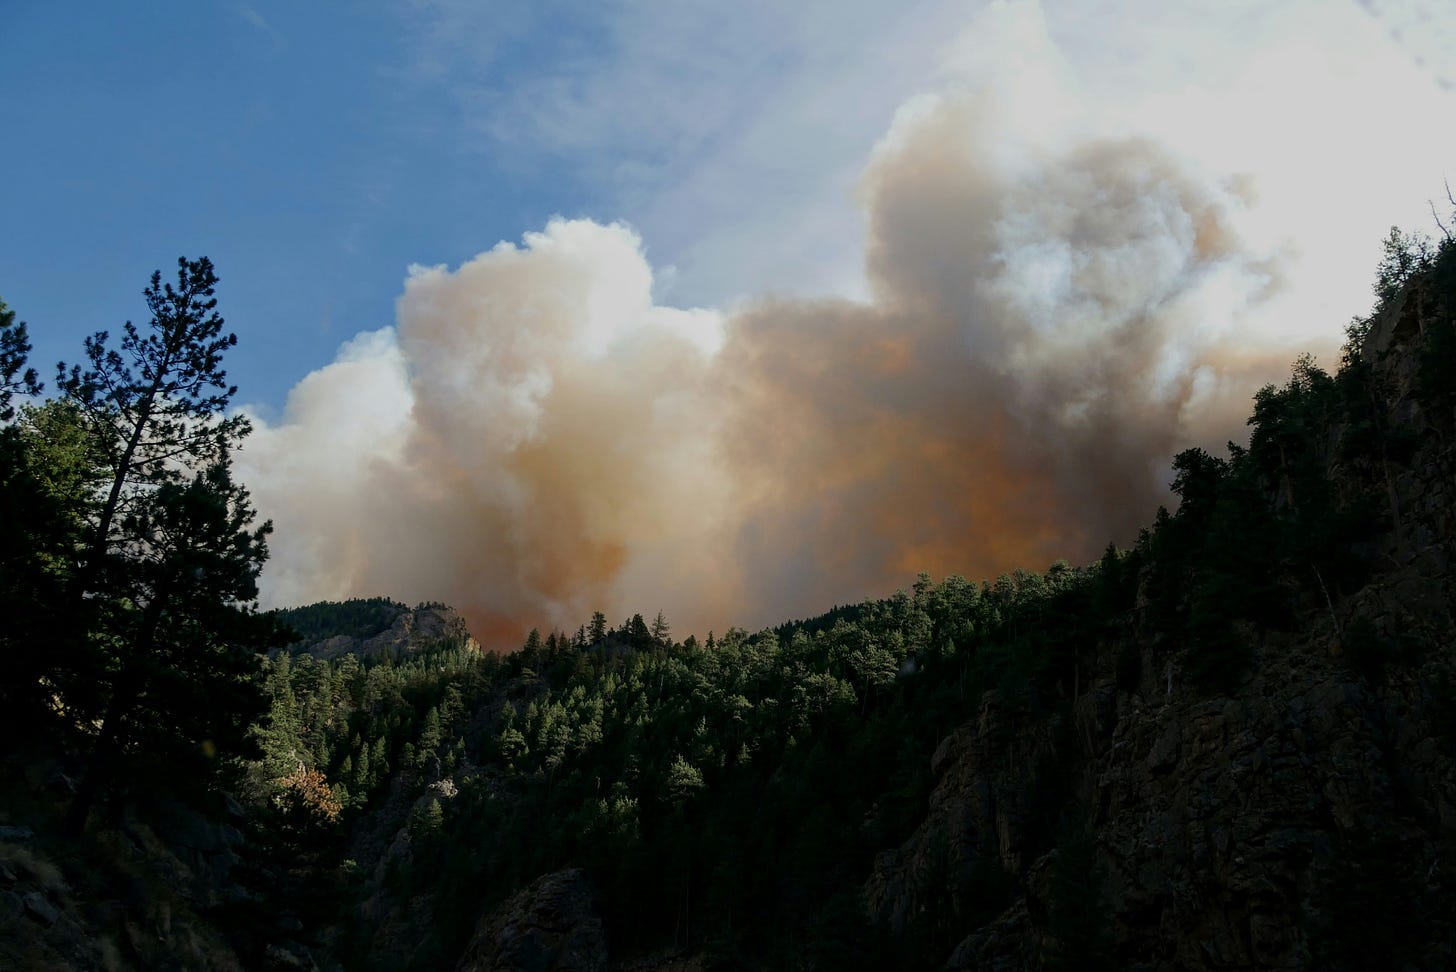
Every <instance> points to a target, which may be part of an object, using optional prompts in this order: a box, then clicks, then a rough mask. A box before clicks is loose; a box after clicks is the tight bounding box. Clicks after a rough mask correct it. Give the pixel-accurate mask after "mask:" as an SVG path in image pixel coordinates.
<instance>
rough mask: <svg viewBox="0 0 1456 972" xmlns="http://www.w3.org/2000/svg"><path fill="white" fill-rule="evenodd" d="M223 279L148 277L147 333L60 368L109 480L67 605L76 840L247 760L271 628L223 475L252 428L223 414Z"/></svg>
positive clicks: (248, 531) (246, 521)
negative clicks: (73, 658) (87, 689)
mask: <svg viewBox="0 0 1456 972" xmlns="http://www.w3.org/2000/svg"><path fill="white" fill-rule="evenodd" d="M216 283H217V277H216V275H215V274H214V273H213V269H212V264H211V263H210V262H209V261H208V260H207V259H206V258H205V257H204V258H202V259H200V260H196V261H188V260H186V259H183V260H179V261H178V272H177V286H176V287H175V288H174V287H173V286H172V285H171V284H166V285H163V284H162V283H161V274H160V273H154V274H153V275H152V280H151V285H150V286H149V287H147V289H146V290H145V291H144V296H145V298H146V301H147V305H148V308H149V309H150V310H151V312H152V319H151V322H150V324H149V326H148V328H147V330H146V331H142V330H140V329H138V328H137V327H135V326H134V325H132V323H131V322H130V321H128V322H127V323H126V324H125V326H124V328H123V330H124V332H125V336H124V337H123V339H122V341H121V345H120V350H119V351H117V350H112V349H110V348H108V346H107V342H108V335H107V333H106V332H104V331H102V332H99V333H97V334H96V335H94V336H93V337H91V338H88V339H87V340H86V345H85V346H86V356H87V359H88V360H89V362H90V367H89V368H87V369H86V370H84V371H83V370H82V369H81V368H80V367H79V366H75V367H72V368H70V369H69V370H67V368H66V366H65V365H64V364H63V365H61V366H60V368H59V379H60V380H59V385H60V388H61V390H62V393H63V395H64V397H65V400H66V401H67V402H69V403H70V405H71V406H72V407H73V408H75V409H76V410H77V412H78V413H79V414H80V415H81V416H82V418H83V422H84V425H85V428H86V430H87V432H88V433H89V435H90V437H91V440H92V442H93V444H94V446H95V448H96V449H97V451H98V452H99V453H100V454H101V455H102V456H104V459H105V463H104V464H105V468H106V470H107V474H108V475H107V478H106V481H105V482H104V484H103V489H102V490H101V495H102V496H103V499H102V500H101V501H100V503H99V504H98V508H97V509H96V510H95V511H94V515H93V518H92V519H91V520H90V521H89V524H88V533H89V536H88V538H87V542H86V543H85V544H84V553H83V554H82V559H81V564H80V570H79V572H78V580H77V583H76V588H77V589H76V591H75V593H74V599H73V601H72V604H73V606H74V608H75V610H76V612H77V613H78V614H79V615H81V616H83V618H84V622H85V624H86V631H85V634H84V641H85V646H86V648H87V650H88V651H89V655H88V656H87V659H86V661H87V664H88V665H89V668H90V671H89V672H88V673H87V674H89V676H90V678H89V679H86V680H81V679H78V680H77V683H76V685H77V688H78V691H77V693H76V695H75V697H73V698H72V699H68V700H65V701H67V702H69V703H72V704H73V705H74V708H75V710H76V715H77V716H78V717H80V718H81V722H80V725H81V727H82V728H83V731H85V732H86V734H87V735H88V736H90V739H89V740H88V742H89V750H90V757H89V759H88V762H87V766H86V769H85V771H84V775H83V777H82V782H81V784H80V787H79V789H78V792H77V795H76V798H75V800H74V801H73V802H72V806H71V808H70V811H69V813H68V816H67V827H68V829H70V830H71V831H72V832H77V831H79V830H80V829H81V828H82V827H83V826H84V825H85V822H86V818H87V816H88V814H89V812H90V809H91V807H92V805H93V804H94V802H95V801H96V799H97V798H98V797H99V796H100V795H101V794H102V793H104V792H108V791H116V790H118V789H119V788H121V786H122V784H123V783H125V784H126V785H129V786H133V787H135V786H138V785H140V786H143V787H169V788H171V789H174V790H175V789H179V788H181V787H183V786H184V785H186V784H190V783H195V782H205V781H207V780H208V779H210V778H211V777H212V773H211V772H209V770H211V769H213V768H216V767H217V766H219V765H222V761H219V760H218V759H217V757H219V756H232V757H235V756H240V755H245V754H246V755H251V754H252V753H253V752H254V751H255V749H256V744H255V742H254V741H253V740H252V739H251V737H249V735H248V733H247V727H248V726H249V725H250V724H251V723H252V722H254V721H255V720H256V719H257V718H258V716H259V715H260V714H261V712H262V711H263V707H264V697H263V694H262V692H261V689H260V679H261V670H260V666H259V664H258V656H257V651H258V649H260V648H262V647H265V646H266V645H267V644H268V643H269V642H270V640H271V638H272V635H271V631H272V626H271V624H268V623H264V621H263V620H262V619H261V618H260V616H259V615H258V614H257V613H256V611H255V610H254V609H253V608H252V606H251V605H252V604H253V602H254V601H255V600H256V598H257V577H258V572H259V570H260V569H261V567H262V564H263V561H264V560H265V559H266V557H267V544H266V538H267V535H268V533H269V532H270V531H271V529H272V527H271V524H267V523H265V524H262V525H261V526H255V525H254V524H253V516H254V514H253V509H252V506H251V503H250V501H249V497H248V493H247V491H246V490H245V489H243V488H242V487H241V486H239V485H238V484H236V483H234V482H233V479H232V475H231V451H232V448H233V447H234V446H235V445H236V444H237V443H238V442H239V441H240V440H241V439H242V437H243V436H244V435H245V434H246V433H247V431H248V424H247V421H246V419H244V418H242V417H239V416H234V417H226V416H225V415H224V412H225V409H226V408H227V405H228V403H229V401H230V399H231V396H232V395H233V394H234V393H235V392H236V388H234V387H231V386H228V385H226V372H224V371H223V369H222V366H221V359H222V353H223V352H224V351H225V350H226V349H227V348H230V347H232V346H233V345H234V344H236V343H237V338H236V337H235V336H234V335H232V334H226V335H224V334H223V333H222V325H223V320H222V317H221V316H220V315H219V314H217V312H216V310H215V308H216V305H217V302H216V300H215V299H214V298H213V288H214V286H215V285H216ZM83 684H86V685H90V686H91V687H92V688H93V689H94V691H93V692H92V693H91V694H89V695H88V694H86V693H82V692H80V691H79V689H80V686H82V685H83ZM88 711H89V712H91V713H92V715H90V717H89V718H87V717H86V714H87V712H88Z"/></svg>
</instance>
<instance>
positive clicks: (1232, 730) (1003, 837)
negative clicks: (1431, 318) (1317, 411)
mask: <svg viewBox="0 0 1456 972" xmlns="http://www.w3.org/2000/svg"><path fill="white" fill-rule="evenodd" d="M1426 284H1427V282H1426V281H1417V282H1416V283H1415V284H1413V285H1412V286H1410V287H1408V288H1407V291H1406V292H1405V293H1404V294H1402V295H1401V296H1400V297H1399V298H1398V299H1397V300H1396V301H1394V302H1393V304H1392V305H1391V306H1390V307H1388V308H1387V309H1386V311H1385V312H1384V313H1383V314H1382V315H1381V316H1380V317H1379V318H1377V319H1376V320H1375V321H1374V322H1373V323H1372V326H1371V328H1370V330H1369V333H1368V335H1367V336H1366V337H1365V343H1364V345H1363V348H1362V355H1363V356H1364V357H1365V359H1366V360H1367V361H1369V362H1372V363H1373V366H1374V368H1375V371H1376V375H1377V377H1378V378H1379V379H1380V381H1379V385H1380V387H1381V388H1382V389H1383V391H1384V397H1383V400H1382V401H1380V403H1379V405H1380V408H1381V410H1382V414H1381V415H1380V416H1379V419H1380V421H1381V422H1382V423H1384V425H1385V427H1387V428H1405V429H1410V430H1413V431H1414V433H1415V441H1414V443H1413V447H1412V448H1411V449H1409V450H1407V452H1408V455H1406V456H1403V457H1400V458H1396V459H1391V460H1390V461H1389V462H1387V464H1386V469H1385V470H1384V474H1385V478H1386V486H1387V500H1388V505H1389V506H1390V512H1391V517H1390V519H1391V522H1390V528H1389V530H1388V531H1387V532H1385V533H1384V535H1383V536H1381V537H1380V538H1379V541H1378V544H1377V546H1378V551H1377V552H1376V556H1375V563H1376V567H1375V570H1374V572H1373V574H1372V576H1371V578H1370V579H1369V581H1368V583H1366V584H1364V586H1362V587H1361V588H1360V589H1359V590H1357V591H1354V592H1353V593H1351V594H1349V595H1348V596H1345V597H1343V598H1338V597H1336V598H1331V599H1330V603H1329V604H1328V605H1327V607H1328V610H1326V611H1312V612H1309V613H1308V614H1307V616H1304V617H1302V618H1301V619H1300V624H1299V625H1297V626H1296V629H1295V630H1293V631H1282V632H1274V631H1266V630H1258V629H1249V630H1246V631H1244V632H1243V634H1244V635H1245V636H1246V637H1247V639H1248V640H1249V641H1250V643H1251V647H1252V651H1253V663H1252V666H1251V670H1250V673H1249V674H1248V675H1247V677H1245V678H1244V679H1243V680H1242V681H1241V683H1240V684H1239V685H1238V686H1237V687H1236V688H1235V689H1234V690H1232V691H1230V692H1229V693H1228V694H1213V695H1211V694H1210V693H1209V692H1208V691H1207V690H1206V689H1204V688H1201V687H1200V686H1199V685H1198V684H1195V682H1194V680H1192V679H1190V678H1188V677H1186V675H1185V673H1186V672H1187V671H1188V670H1189V669H1190V667H1191V666H1190V661H1191V659H1190V656H1189V652H1190V651H1191V649H1190V648H1189V647H1188V646H1186V645H1180V644H1177V643H1173V642H1171V641H1170V640H1169V639H1167V638H1165V637H1163V635H1162V633H1161V632H1160V631H1159V630H1158V629H1157V627H1156V626H1154V625H1151V624H1149V623H1147V618H1146V617H1145V616H1144V613H1143V610H1142V607H1143V606H1142V605H1140V607H1139V610H1138V611H1137V612H1135V614H1134V617H1133V618H1132V625H1133V630H1132V632H1131V644H1132V645H1133V646H1135V651H1136V653H1137V657H1135V658H1134V659H1132V661H1131V662H1129V660H1128V659H1127V658H1126V656H1125V655H1124V657H1123V658H1122V659H1121V664H1119V658H1118V656H1117V654H1116V653H1114V652H1111V651H1103V652H1101V653H1100V654H1099V655H1098V662H1097V664H1096V667H1095V669H1094V672H1093V674H1092V677H1091V678H1090V680H1088V682H1087V683H1086V684H1085V685H1083V686H1081V687H1080V694H1079V697H1078V698H1077V699H1076V701H1075V704H1074V706H1073V707H1072V715H1071V717H1070V718H1067V717H1065V716H1053V717H1037V716H1034V715H1031V714H1027V713H1023V712H1020V711H1018V710H1016V709H1015V707H1013V706H1011V705H1009V704H1008V700H1006V699H1005V698H1003V697H1002V696H1001V695H999V694H998V693H994V692H992V693H987V694H986V695H985V696H984V697H983V698H982V699H981V702H980V707H979V713H978V715H977V717H976V719H975V720H973V721H971V722H969V723H967V724H965V725H963V726H962V727H960V728H959V729H958V730H956V731H955V732H954V733H952V734H951V735H949V736H948V737H946V738H945V740H944V741H943V742H942V743H941V745H940V747H939V748H938V749H937V750H936V752H935V754H934V756H933V757H932V759H931V764H930V765H931V770H932V772H933V773H934V775H935V777H936V785H935V789H934V791H933V794H932V796H931V799H930V803H929V808H928V812H927V815H926V817H925V820H924V822H923V823H922V824H921V826H920V827H919V828H918V829H917V830H916V832H915V833H914V835H913V836H912V837H911V838H910V839H909V840H908V841H906V842H905V843H904V844H903V845H902V846H900V847H898V848H895V849H893V850H888V851H886V852H884V853H883V854H881V855H880V856H879V858H878V859H877V860H876V862H875V866H874V871H873V874H872V875H871V877H870V878H869V880H868V882H867V883H866V885H865V900H866V902H867V905H868V907H869V909H870V911H871V913H872V914H873V915H874V916H875V917H876V918H877V919H878V920H880V921H881V922H883V923H885V924H886V925H887V926H888V927H889V928H890V929H891V930H892V931H893V932H895V933H897V934H903V933H904V931H905V930H906V928H907V926H909V925H911V924H913V919H914V917H915V916H916V915H918V914H924V913H939V914H940V915H941V917H940V918H939V919H938V921H939V922H940V924H941V925H942V926H947V927H948V929H949V930H950V931H951V932H952V933H951V934H949V935H948V936H946V937H944V939H943V941H942V947H943V948H944V951H943V953H942V954H943V960H944V962H945V967H946V968H950V969H982V968H987V969H1021V968H1041V967H1048V966H1060V967H1066V968H1093V967H1115V968H1128V969H1146V970H1149V972H1151V970H1172V969H1209V970H1212V969H1250V968H1260V969H1307V968H1391V969H1396V968H1410V969H1438V968H1448V967H1449V962H1450V957H1451V955H1452V954H1453V952H1452V948H1453V943H1456V717H1453V711H1456V692H1453V686H1456V624H1453V611H1452V605H1453V604H1456V574H1453V570H1452V566H1451V565H1452V555H1453V552H1456V529H1453V517H1456V449H1453V443H1456V437H1453V421H1452V416H1451V415H1450V414H1445V413H1444V412H1441V411H1433V410H1432V409H1431V408H1430V407H1429V405H1427V404H1423V402H1422V400H1421V397H1420V396H1419V395H1417V394H1416V390H1417V386H1418V384H1419V381H1420V377H1421V374H1422V361H1423V357H1422V355H1423V353H1424V352H1423V337H1424V335H1423V330H1424V327H1425V324H1426V322H1425V321H1424V320H1423V319H1422V318H1423V313H1422V308H1423V307H1426V306H1428V305H1429V302H1428V300H1426V299H1425V298H1426V297H1428V296H1429V295H1426V294H1422V293H1421V290H1420V288H1421V287H1422V286H1424V285H1426ZM1425 360H1429V359H1425ZM1339 431H1340V430H1338V429H1336V430H1331V433H1330V434H1331V436H1332V437H1336V436H1338V434H1339ZM1346 474H1347V470H1344V469H1342V468H1341V467H1340V466H1339V464H1338V463H1332V465H1331V468H1330V469H1329V475H1330V476H1331V477H1332V478H1334V479H1335V480H1336V481H1338V480H1339V479H1340V478H1341V477H1342V476H1344V475H1346ZM1129 672H1132V673H1133V677H1129ZM1038 774H1040V775H1042V777H1043V778H1044V779H1045V777H1046V775H1047V774H1052V775H1054V776H1055V777H1056V781H1055V782H1057V783H1059V784H1060V789H1059V788H1058V786H1052V787H1050V788H1048V787H1047V786H1046V785H1040V786H1032V785H1029V784H1028V780H1029V779H1030V778H1032V777H1035V776H1037V775H1038ZM1049 792H1050V793H1053V794H1055V793H1058V792H1061V793H1064V794H1065V797H1066V799H1067V806H1066V808H1064V809H1063V811H1062V812H1060V813H1058V814H1056V815H1055V816H1056V819H1058V820H1060V821H1061V824H1060V826H1062V827H1063V828H1067V827H1068V823H1067V821H1069V820H1071V821H1075V825H1074V826H1073V828H1072V829H1073V830H1074V831H1075V832H1074V833H1071V834H1067V833H1063V834H1061V835H1058V836H1055V837H1052V836H1050V835H1047V834H1045V833H1041V834H1038V833H1036V830H1037V828H1038V827H1044V826H1045V821H1046V820H1047V819H1048V817H1047V815H1046V813H1045V812H1044V810H1045V808H1044V807H1040V806H1038V805H1037V802H1038V801H1039V800H1045V799H1047V797H1046V794H1047V793H1049ZM1048 845H1055V846H1054V847H1052V849H1049V850H1048V849H1046V848H1047V847H1048ZM1029 847H1035V848H1038V849H1039V851H1038V852H1037V853H1028V850H1027V848H1029ZM1073 858H1075V860H1074V859H1073ZM988 876H989V877H991V878H993V879H995V878H1000V879H1005V880H1010V881H1013V882H1014V883H1015V884H1016V886H1017V888H1018V893H1017V895H1016V900H1015V903H1014V905H1013V906H1012V907H1010V908H1008V909H1005V910H1003V911H1001V912H1000V913H998V914H994V915H983V914H977V913H976V907H975V904H976V902H975V899H976V892H977V888H978V887H980V886H981V885H982V884H983V882H985V881H986V880H987V879H988ZM951 943H953V944H951Z"/></svg>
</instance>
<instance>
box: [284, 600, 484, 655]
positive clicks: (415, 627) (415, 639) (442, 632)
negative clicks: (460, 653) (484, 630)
mask: <svg viewBox="0 0 1456 972" xmlns="http://www.w3.org/2000/svg"><path fill="white" fill-rule="evenodd" d="M445 638H461V639H465V638H467V635H466V631H465V619H464V618H462V617H461V616H460V615H459V614H458V613H456V612H455V610H454V609H453V608H448V607H444V606H422V607H417V608H407V607H404V606H402V605H401V607H400V610H399V613H398V614H396V615H395V617H394V620H393V621H392V622H391V623H390V625H389V626H388V627H387V628H385V629H384V630H382V631H380V632H378V633H377V634H373V635H370V636H368V637H362V638H361V637H355V636H353V635H342V634H341V635H334V636H333V637H330V638H325V639H324V640H322V641H317V642H314V643H312V644H310V645H308V646H307V647H306V648H305V649H304V650H305V651H307V652H308V653H309V654H311V655H313V656H314V657H315V658H318V659H321V660H325V661H327V660H330V659H334V658H339V657H341V656H343V655H349V654H354V655H361V656H364V657H377V656H380V655H391V654H395V653H397V652H401V651H416V650H418V649H419V648H421V647H424V646H426V645H431V644H434V643H436V642H438V641H441V640H443V639H445Z"/></svg>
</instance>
